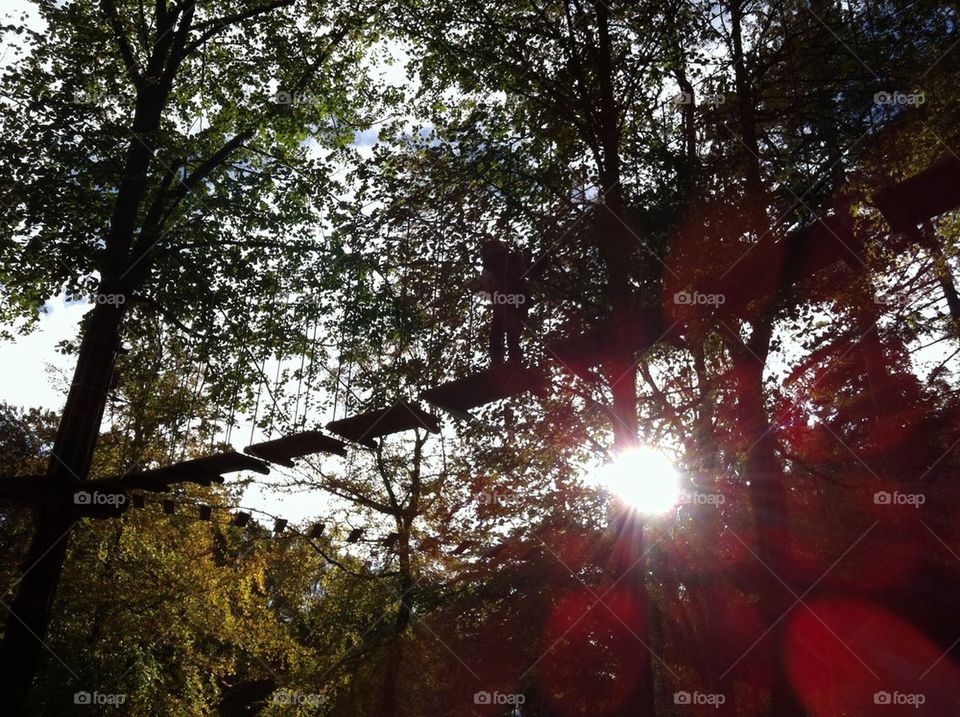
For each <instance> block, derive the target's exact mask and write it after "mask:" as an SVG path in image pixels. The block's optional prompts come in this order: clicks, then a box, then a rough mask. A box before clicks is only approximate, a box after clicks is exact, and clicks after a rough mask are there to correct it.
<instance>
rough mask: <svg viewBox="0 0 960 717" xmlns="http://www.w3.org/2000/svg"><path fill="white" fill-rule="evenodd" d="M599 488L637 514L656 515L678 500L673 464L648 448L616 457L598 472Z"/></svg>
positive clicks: (678, 487) (634, 450) (653, 449)
mask: <svg viewBox="0 0 960 717" xmlns="http://www.w3.org/2000/svg"><path fill="white" fill-rule="evenodd" d="M597 480H598V482H599V484H600V487H602V488H605V489H606V490H608V491H610V492H611V493H612V494H614V495H615V496H616V497H617V498H619V499H620V500H621V501H622V502H623V503H624V505H627V506H629V507H630V508H633V509H634V510H636V511H638V512H640V513H646V514H648V515H656V514H658V513H666V512H667V511H669V510H671V509H672V508H673V507H674V506H676V505H677V503H678V502H679V500H680V475H679V474H678V472H677V469H676V467H675V466H674V465H673V462H672V461H671V460H670V459H669V458H668V457H667V456H666V455H664V454H663V453H661V452H660V451H658V450H656V449H655V448H651V447H649V446H640V447H638V448H633V449H631V450H629V451H625V452H624V453H620V454H619V455H617V456H616V458H614V460H613V461H611V462H610V463H607V464H606V465H604V466H603V467H602V468H600V470H599V472H598V474H597Z"/></svg>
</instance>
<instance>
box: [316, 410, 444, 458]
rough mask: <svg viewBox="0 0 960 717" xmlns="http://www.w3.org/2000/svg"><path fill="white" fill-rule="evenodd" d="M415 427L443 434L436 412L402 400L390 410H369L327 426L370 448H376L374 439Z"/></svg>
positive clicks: (349, 439)
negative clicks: (429, 411)
mask: <svg viewBox="0 0 960 717" xmlns="http://www.w3.org/2000/svg"><path fill="white" fill-rule="evenodd" d="M415 428H425V429H427V430H428V431H430V432H431V433H439V432H440V421H439V419H438V418H437V417H436V416H434V415H433V414H432V413H427V412H426V411H424V410H423V409H422V408H420V407H419V406H417V405H416V404H414V403H408V402H407V401H398V402H397V403H396V404H394V405H393V406H391V407H390V408H381V409H379V410H376V411H368V412H367V413H361V414H360V415H357V416H350V417H349V418H342V419H340V420H339V421H331V422H330V423H328V424H327V430H328V431H330V432H332V433H336V434H337V435H338V436H343V437H344V438H346V439H347V440H348V441H351V442H353V443H358V444H360V445H363V446H367V447H369V448H374V447H375V446H376V444H375V443H374V442H373V439H374V438H380V437H382V436H388V435H390V434H392V433H400V432H401V431H410V430H413V429H415Z"/></svg>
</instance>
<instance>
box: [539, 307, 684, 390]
mask: <svg viewBox="0 0 960 717" xmlns="http://www.w3.org/2000/svg"><path fill="white" fill-rule="evenodd" d="M665 338H667V337H666V336H665V335H664V327H663V320H662V318H661V316H660V310H659V308H652V307H651V308H646V309H642V310H640V311H638V312H637V314H636V315H635V316H633V317H631V318H630V319H629V320H624V321H617V322H615V321H611V320H607V321H605V322H603V323H601V324H600V325H598V326H596V327H594V328H592V329H590V330H589V331H587V332H585V333H582V334H579V335H576V336H570V337H567V338H562V339H558V340H552V341H548V342H547V344H546V349H547V357H548V358H550V359H553V360H555V361H557V362H558V363H559V364H560V365H561V366H563V367H564V368H565V369H567V370H568V371H570V372H572V373H574V374H576V375H578V376H580V377H581V378H584V379H585V380H587V381H595V380H596V379H597V377H596V375H595V374H593V372H592V371H591V370H590V369H592V368H593V367H594V366H598V365H600V364H601V363H603V362H604V361H606V360H608V358H610V357H611V356H613V355H615V353H616V352H617V347H618V345H619V344H620V342H622V343H623V344H625V345H626V347H627V348H628V349H629V350H630V351H631V352H632V353H640V352H643V351H647V350H649V349H650V348H652V347H653V346H654V344H656V343H657V342H658V341H660V340H663V339H665Z"/></svg>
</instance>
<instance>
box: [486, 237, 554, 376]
mask: <svg viewBox="0 0 960 717" xmlns="http://www.w3.org/2000/svg"><path fill="white" fill-rule="evenodd" d="M480 256H481V259H482V263H483V274H482V280H483V285H484V290H485V291H486V292H487V293H488V294H489V295H490V302H491V303H492V304H493V319H492V321H491V322H490V362H491V363H492V364H493V365H494V366H498V365H500V364H502V363H503V359H504V350H503V344H504V339H506V344H507V353H508V356H509V358H510V361H511V362H514V361H515V362H517V363H520V362H521V361H522V360H523V351H522V349H521V348H520V332H521V331H522V330H523V325H524V323H525V322H526V318H527V312H528V311H529V309H530V303H531V297H530V290H529V287H528V285H527V279H529V278H534V277H535V276H539V275H540V274H541V273H542V272H543V269H544V268H545V261H544V259H540V260H538V261H537V262H536V263H532V262H531V261H530V259H529V257H528V256H525V255H524V254H521V253H520V252H518V251H514V250H512V249H510V248H509V247H508V246H507V245H506V244H504V243H503V242H501V241H498V240H496V239H491V240H490V241H487V242H486V243H484V245H483V247H482V248H481V250H480Z"/></svg>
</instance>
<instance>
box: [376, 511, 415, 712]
mask: <svg viewBox="0 0 960 717" xmlns="http://www.w3.org/2000/svg"><path fill="white" fill-rule="evenodd" d="M397 545H398V546H399V548H398V552H399V557H400V605H399V608H398V610H397V617H396V619H395V620H394V623H393V642H392V644H391V645H390V647H389V654H388V656H387V669H386V670H385V672H384V678H383V696H382V699H381V702H380V714H381V715H382V716H383V717H396V714H397V683H398V681H399V679H400V665H401V663H402V662H403V635H404V633H405V632H406V631H407V627H409V625H410V618H411V616H412V614H413V608H412V606H411V596H412V594H413V587H414V581H413V574H412V572H411V569H410V530H409V526H407V527H405V528H404V529H403V531H402V532H401V533H400V538H399V539H398V541H397Z"/></svg>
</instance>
